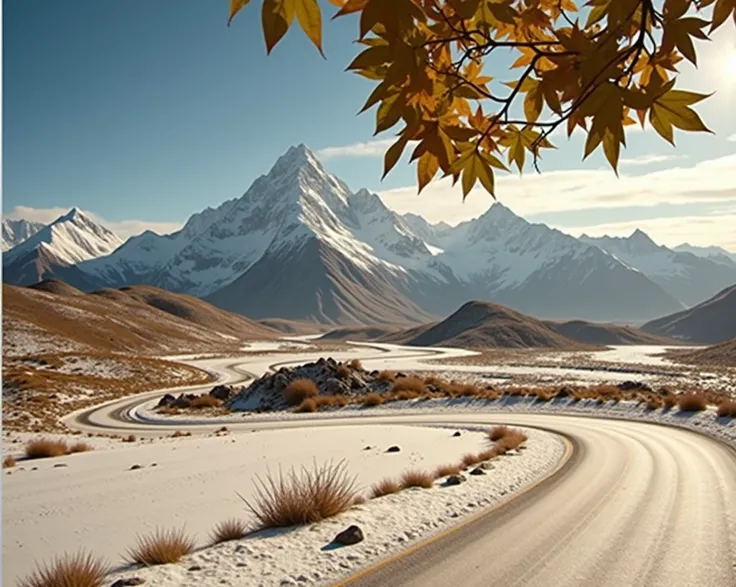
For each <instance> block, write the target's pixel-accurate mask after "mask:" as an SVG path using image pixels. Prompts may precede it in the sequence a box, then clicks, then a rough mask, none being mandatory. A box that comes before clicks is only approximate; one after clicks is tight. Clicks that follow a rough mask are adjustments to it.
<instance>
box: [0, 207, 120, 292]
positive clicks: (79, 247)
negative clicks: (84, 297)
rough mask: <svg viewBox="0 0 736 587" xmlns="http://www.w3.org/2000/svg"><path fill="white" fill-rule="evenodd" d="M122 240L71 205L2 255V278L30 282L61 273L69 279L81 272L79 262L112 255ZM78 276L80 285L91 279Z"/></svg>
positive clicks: (59, 275) (20, 283)
mask: <svg viewBox="0 0 736 587" xmlns="http://www.w3.org/2000/svg"><path fill="white" fill-rule="evenodd" d="M122 242H123V241H122V240H121V239H120V237H118V236H117V235H116V234H115V233H113V232H112V231H110V230H108V229H107V228H105V227H104V226H102V225H100V224H97V223H96V222H94V221H93V220H91V219H90V218H89V217H87V216H86V215H85V214H83V213H82V212H81V211H80V210H79V209H77V208H72V209H71V210H70V211H69V212H68V213H67V214H65V215H64V216H60V217H59V218H57V219H56V220H55V221H54V222H52V223H51V224H49V225H47V226H44V227H43V228H42V229H41V230H39V231H38V232H36V233H35V234H34V235H32V236H31V237H30V238H28V239H26V240H24V241H23V242H22V243H20V244H19V245H17V246H15V247H13V248H12V249H11V250H9V251H8V252H7V253H5V254H4V255H3V279H4V281H6V282H8V283H13V284H17V285H29V284H32V283H36V282H38V281H40V280H42V279H44V278H46V277H52V276H56V277H61V275H62V273H63V274H64V276H66V277H67V279H69V278H74V277H75V275H76V274H77V273H82V272H81V271H80V270H79V269H78V268H77V267H76V265H77V264H78V263H80V262H82V261H86V260H88V259H93V258H95V257H99V256H103V255H109V254H110V253H111V252H112V251H114V250H115V249H116V248H118V247H119V246H120V245H121V244H122ZM76 279H79V280H81V281H82V283H80V284H79V285H85V286H89V285H90V284H91V283H92V281H90V280H88V279H87V278H86V276H84V275H83V274H82V275H79V276H77V277H76Z"/></svg>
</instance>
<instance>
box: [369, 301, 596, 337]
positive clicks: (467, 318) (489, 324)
mask: <svg viewBox="0 0 736 587" xmlns="http://www.w3.org/2000/svg"><path fill="white" fill-rule="evenodd" d="M381 340H382V341H385V342H394V343H398V344H408V345H412V346H457V347H471V348H581V347H582V346H583V345H581V344H580V343H578V342H576V341H574V340H571V339H569V338H566V337H564V336H562V335H560V334H558V333H556V332H555V331H553V330H551V329H550V328H548V327H547V326H545V325H544V324H543V323H542V322H540V321H539V320H537V319H536V318H532V317H530V316H526V315H525V314H521V313H520V312H516V311H514V310H511V309H509V308H506V307H505V306H500V305H498V304H494V303H491V302H468V303H467V304H465V305H463V306H462V307H461V308H460V309H459V310H458V311H457V312H455V313H454V314H452V315H451V316H449V317H448V318H446V319H445V320H443V321H441V322H437V323H434V324H429V325H425V326H422V327H417V328H412V329H409V330H405V331H403V332H399V333H396V334H393V335H389V336H386V337H383V338H382V339H381Z"/></svg>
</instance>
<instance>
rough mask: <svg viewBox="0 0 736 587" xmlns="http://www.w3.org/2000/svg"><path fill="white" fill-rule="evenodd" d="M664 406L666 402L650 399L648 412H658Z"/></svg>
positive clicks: (657, 398)
mask: <svg viewBox="0 0 736 587" xmlns="http://www.w3.org/2000/svg"><path fill="white" fill-rule="evenodd" d="M663 406H664V402H663V401H662V399H661V398H659V397H650V398H649V399H648V400H647V410H658V409H659V408H661V407H663Z"/></svg>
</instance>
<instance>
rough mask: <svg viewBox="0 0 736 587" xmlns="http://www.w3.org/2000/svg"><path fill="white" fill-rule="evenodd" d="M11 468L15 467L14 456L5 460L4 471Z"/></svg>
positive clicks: (9, 456)
mask: <svg viewBox="0 0 736 587" xmlns="http://www.w3.org/2000/svg"><path fill="white" fill-rule="evenodd" d="M11 467H15V459H14V458H13V455H8V456H7V457H5V458H4V459H3V469H10V468H11Z"/></svg>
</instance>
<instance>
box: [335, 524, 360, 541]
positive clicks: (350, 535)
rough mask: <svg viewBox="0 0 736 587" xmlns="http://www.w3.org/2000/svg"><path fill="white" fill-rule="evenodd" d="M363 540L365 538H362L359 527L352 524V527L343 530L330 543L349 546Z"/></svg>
mask: <svg viewBox="0 0 736 587" xmlns="http://www.w3.org/2000/svg"><path fill="white" fill-rule="evenodd" d="M364 538H365V536H363V530H361V529H360V527H359V526H356V525H354V524H353V525H352V526H348V527H347V528H346V529H345V530H343V531H342V532H340V533H339V534H338V535H337V536H335V538H333V539H332V542H333V543H335V544H342V545H344V546H348V545H350V544H358V542H363V540H364Z"/></svg>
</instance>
